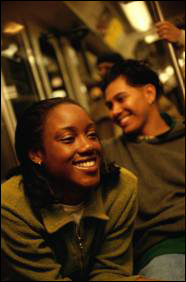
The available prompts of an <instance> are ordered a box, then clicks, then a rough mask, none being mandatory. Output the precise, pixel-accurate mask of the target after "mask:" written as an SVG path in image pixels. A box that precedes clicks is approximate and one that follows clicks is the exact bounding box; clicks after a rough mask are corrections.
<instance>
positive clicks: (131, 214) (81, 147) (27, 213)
mask: <svg viewBox="0 0 186 282" xmlns="http://www.w3.org/2000/svg"><path fill="white" fill-rule="evenodd" d="M15 141H16V142H15V147H16V152H17V156H18V159H19V161H20V167H19V175H16V176H13V177H12V178H10V179H9V180H8V181H7V182H6V183H5V184H3V186H2V251H3V256H4V257H5V259H6V261H7V263H8V265H9V266H10V269H11V270H12V272H13V275H12V276H11V277H10V278H9V279H10V281H15V280H16V281H17V279H20V280H22V281H23V280H24V281H27V280H29V281H63V280H64V281H67V280H68V281H71V280H72V281H81V280H83V281H88V280H94V281H98V280H99V281H105V280H110V281H113V280H118V279H120V280H122V281H125V280H126V281H129V280H131V281H135V280H136V279H138V277H134V276H132V251H131V250H132V246H131V242H132V233H133V224H134V220H135V216H136V178H135V176H134V175H133V174H132V173H131V172H129V171H127V170H126V169H123V168H122V169H120V168H119V167H117V166H115V165H113V164H106V162H105V161H104V158H103V154H102V148H101V144H100V141H99V138H98V136H97V133H96V128H95V125H94V122H93V121H92V120H91V118H90V117H89V115H88V114H87V113H86V111H85V110H84V109H83V108H82V107H81V106H80V105H78V104H77V103H75V102H74V101H71V100H69V99H66V98H64V99H63V98H55V99H48V100H44V101H41V102H38V103H36V104H34V105H33V106H31V107H30V108H29V109H28V110H27V111H26V112H25V113H24V114H23V116H22V117H21V118H20V120H19V121H18V125H17V129H16V140H15ZM103 269H104V271H103Z"/></svg>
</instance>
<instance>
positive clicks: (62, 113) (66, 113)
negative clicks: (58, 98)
mask: <svg viewBox="0 0 186 282" xmlns="http://www.w3.org/2000/svg"><path fill="white" fill-rule="evenodd" d="M43 142H44V144H43V147H44V150H43V152H42V154H41V155H42V159H41V161H42V163H43V164H44V165H45V167H46V170H47V172H48V173H49V174H50V175H51V176H52V177H53V178H54V179H56V180H57V181H62V183H66V184H70V185H68V186H69V187H71V186H74V185H75V186H78V187H82V188H83V187H84V188H86V187H87V188H88V187H93V186H96V185H97V184H98V183H99V181H100V162H101V157H100V155H101V145H100V142H99V140H98V137H97V134H96V129H95V125H94V123H93V121H92V120H91V119H90V117H89V116H88V114H87V113H86V112H85V111H84V110H83V109H81V108H80V107H79V106H76V105H73V104H65V105H59V106H57V107H56V108H54V109H53V110H51V111H50V112H49V114H48V117H47V120H46V122H45V126H44V134H43Z"/></svg>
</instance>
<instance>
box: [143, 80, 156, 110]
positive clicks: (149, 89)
mask: <svg viewBox="0 0 186 282" xmlns="http://www.w3.org/2000/svg"><path fill="white" fill-rule="evenodd" d="M144 91H145V97H146V99H147V102H148V104H149V105H152V104H153V103H154V102H155V101H156V96H157V92H156V87H155V86H154V85H153V84H150V83H149V84H147V85H145V88H144Z"/></svg>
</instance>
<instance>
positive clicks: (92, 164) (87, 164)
mask: <svg viewBox="0 0 186 282" xmlns="http://www.w3.org/2000/svg"><path fill="white" fill-rule="evenodd" d="M95 164H96V162H95V161H88V162H81V163H78V164H76V166H78V167H85V168H87V167H93V166H95Z"/></svg>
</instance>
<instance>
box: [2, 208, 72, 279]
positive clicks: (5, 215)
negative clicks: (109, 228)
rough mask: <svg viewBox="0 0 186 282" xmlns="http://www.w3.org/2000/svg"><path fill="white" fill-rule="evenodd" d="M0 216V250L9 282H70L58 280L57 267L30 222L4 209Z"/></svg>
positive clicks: (50, 251)
mask: <svg viewBox="0 0 186 282" xmlns="http://www.w3.org/2000/svg"><path fill="white" fill-rule="evenodd" d="M20 205H21V203H20ZM1 216H2V217H1V219H2V221H1V224H2V227H1V230H2V232H1V248H2V255H3V257H4V259H6V260H7V263H8V265H9V267H10V268H9V269H10V272H9V273H8V277H9V279H10V281H71V280H70V279H69V278H63V277H62V276H61V265H59V264H58V263H57V262H56V260H55V256H54V254H53V252H52V250H51V248H50V247H49V246H48V245H47V243H46V242H45V240H44V236H42V234H40V232H39V230H37V228H36V227H35V226H34V227H33V226H32V222H27V221H26V220H25V217H23V216H22V215H21V214H20V213H16V211H14V209H12V208H11V207H9V206H7V205H3V206H2V208H1ZM17 279H18V280H17Z"/></svg>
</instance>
